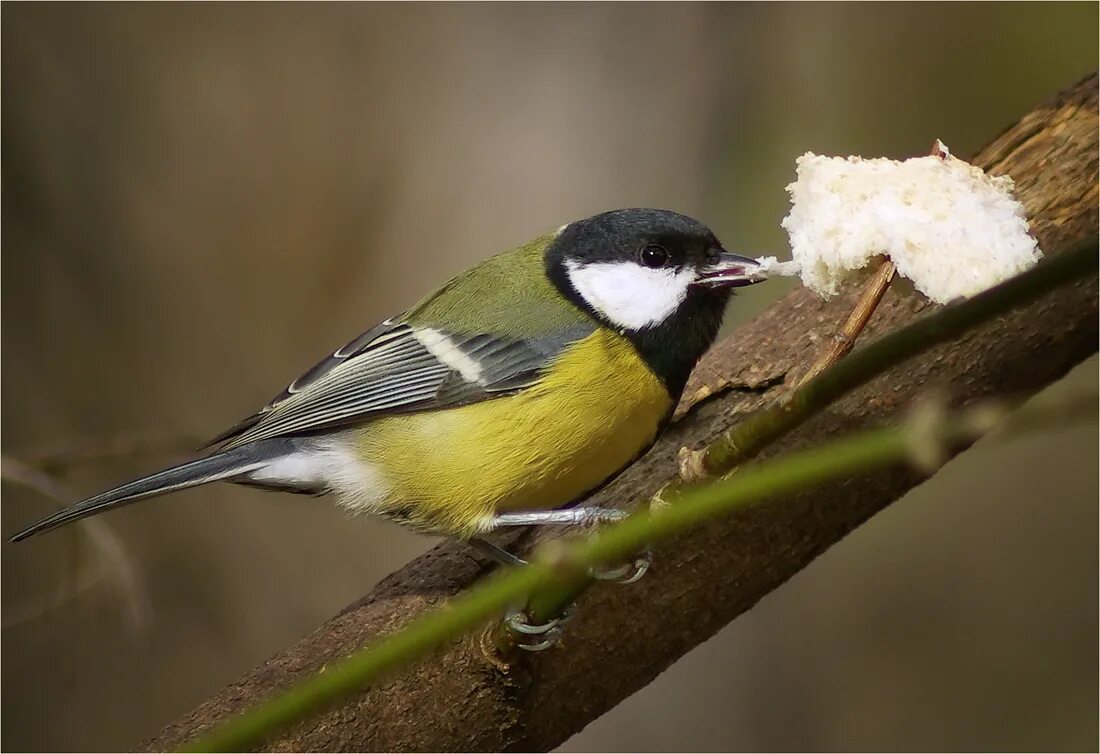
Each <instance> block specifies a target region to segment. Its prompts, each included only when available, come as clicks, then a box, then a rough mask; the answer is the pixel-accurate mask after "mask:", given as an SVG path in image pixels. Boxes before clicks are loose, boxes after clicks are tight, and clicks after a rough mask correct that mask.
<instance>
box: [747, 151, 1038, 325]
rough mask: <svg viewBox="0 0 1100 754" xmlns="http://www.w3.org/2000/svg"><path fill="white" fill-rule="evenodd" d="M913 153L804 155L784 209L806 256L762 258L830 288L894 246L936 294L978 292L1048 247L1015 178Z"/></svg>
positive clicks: (778, 270) (941, 297)
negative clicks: (1031, 227) (1033, 229)
mask: <svg viewBox="0 0 1100 754" xmlns="http://www.w3.org/2000/svg"><path fill="white" fill-rule="evenodd" d="M937 147H938V149H937V152H938V155H935V156H928V157H915V158H912V159H909V160H901V161H898V160H889V159H886V158H875V159H863V158H862V157H821V156H819V155H815V154H813V153H812V152H807V153H806V154H804V155H803V156H802V157H799V158H798V179H797V180H796V181H795V182H794V183H792V184H791V185H789V186H788V187H787V191H788V192H790V195H791V205H792V206H791V211H790V214H788V215H787V216H786V217H785V218H784V219H783V227H784V228H785V229H786V230H787V234H788V235H789V236H790V241H791V254H792V257H793V261H794V263H795V264H797V266H798V267H797V270H798V272H797V273H796V271H795V270H794V269H792V267H793V265H791V264H790V263H785V262H775V260H774V259H772V258H768V259H765V260H762V261H763V263H764V266H765V268H766V269H769V270H770V271H771V272H772V273H773V274H780V275H783V274H787V275H789V274H801V277H802V282H803V283H804V284H805V285H806V286H807V287H808V288H811V289H812V290H814V291H816V292H817V293H818V294H820V295H822V296H832V295H835V294H836V293H837V292H838V290H839V288H840V284H841V283H842V282H844V280H845V279H846V278H848V277H849V276H850V275H852V273H853V272H854V271H856V270H859V269H861V268H863V267H865V266H866V265H867V264H868V263H869V262H870V261H871V260H872V259H873V258H875V257H876V256H878V255H882V254H886V255H888V256H889V257H890V259H891V260H893V262H894V264H895V265H896V266H897V271H898V274H899V275H902V276H904V277H906V278H909V279H910V280H912V281H913V284H914V285H915V286H916V288H917V289H918V290H920V291H921V292H922V293H924V295H926V296H928V298H930V299H932V300H933V301H936V302H939V303H946V302H947V301H950V300H952V299H955V298H958V297H964V296H972V295H974V294H975V293H979V292H980V291H983V290H985V289H986V288H989V287H991V286H993V285H996V284H997V283H999V282H1001V281H1003V280H1005V279H1007V278H1009V277H1012V276H1013V275H1016V274H1018V273H1020V272H1023V271H1024V270H1026V269H1028V268H1030V267H1032V266H1033V265H1034V264H1035V263H1036V262H1038V261H1039V259H1040V258H1041V257H1042V253H1041V252H1040V251H1039V248H1038V246H1037V245H1036V243H1035V239H1034V238H1032V237H1031V235H1030V234H1029V233H1028V227H1027V219H1026V217H1025V215H1024V211H1023V207H1021V206H1020V203H1019V202H1017V201H1016V200H1015V199H1014V198H1013V196H1012V179H1011V178H1009V177H1008V176H998V177H992V176H988V175H986V174H985V173H984V172H982V170H981V169H980V168H977V167H975V166H973V165H970V164H969V163H967V162H965V161H963V160H960V159H957V158H956V157H953V156H952V155H951V154H950V153H949V152H948V151H947V148H946V147H944V146H943V145H942V144H940V143H937Z"/></svg>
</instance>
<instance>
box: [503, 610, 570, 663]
mask: <svg viewBox="0 0 1100 754" xmlns="http://www.w3.org/2000/svg"><path fill="white" fill-rule="evenodd" d="M572 619H573V605H570V606H569V607H567V608H566V609H565V611H564V612H562V614H561V616H560V617H557V618H553V619H551V620H548V621H546V622H545V623H537V624H531V623H528V622H527V614H526V613H525V612H524V611H523V610H522V609H520V608H512V609H511V610H510V611H509V612H508V615H506V616H505V618H504V624H505V625H506V626H508V628H509V629H511V630H512V631H513V632H515V633H517V634H520V635H521V636H523V637H532V639H535V638H537V639H538V640H537V641H534V640H533V641H532V643H530V644H527V643H524V642H519V643H517V644H516V646H517V647H519V648H520V649H523V650H525V651H527V652H541V651H543V650H544V649H549V648H550V647H552V646H554V645H555V644H557V643H558V642H559V641H560V640H561V636H562V632H563V630H564V628H565V624H566V623H568V622H569V621H571V620H572Z"/></svg>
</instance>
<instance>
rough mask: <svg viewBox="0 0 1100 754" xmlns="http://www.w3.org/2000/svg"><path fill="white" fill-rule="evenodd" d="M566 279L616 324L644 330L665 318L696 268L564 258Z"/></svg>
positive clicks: (684, 294) (684, 292) (683, 294)
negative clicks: (660, 266) (674, 268)
mask: <svg viewBox="0 0 1100 754" xmlns="http://www.w3.org/2000/svg"><path fill="white" fill-rule="evenodd" d="M565 269H566V272H567V274H568V275H569V282H570V283H572V285H573V289H574V290H575V291H576V292H577V293H578V294H580V296H581V298H583V299H584V300H585V301H586V302H587V303H588V305H589V306H591V307H592V308H593V309H595V310H596V311H597V312H599V313H600V314H602V315H603V316H605V317H607V320H608V321H609V322H611V323H612V324H614V325H616V326H617V327H621V328H623V329H626V330H644V329H645V328H647V327H653V326H654V325H658V324H660V323H661V322H664V321H665V320H666V319H667V318H668V317H669V315H671V314H672V313H673V312H675V311H676V309H677V308H679V306H680V304H682V303H683V302H684V299H685V298H687V293H688V287H689V286H690V285H691V283H692V282H693V281H694V280H695V271H694V270H692V269H691V268H688V267H685V268H684V269H681V270H679V271H677V270H670V269H665V268H661V269H655V270H654V269H650V268H648V267H642V266H641V265H640V264H635V263H634V262H595V263H593V264H581V263H579V262H575V261H573V260H567V261H566V262H565Z"/></svg>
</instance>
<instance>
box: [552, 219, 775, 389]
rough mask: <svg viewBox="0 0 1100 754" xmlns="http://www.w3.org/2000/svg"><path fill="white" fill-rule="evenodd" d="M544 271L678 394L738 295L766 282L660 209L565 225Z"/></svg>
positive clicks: (749, 264) (752, 265)
mask: <svg viewBox="0 0 1100 754" xmlns="http://www.w3.org/2000/svg"><path fill="white" fill-rule="evenodd" d="M546 270H547V274H548V276H549V277H550V279H551V280H552V281H553V282H554V284H555V285H556V286H557V288H558V290H559V291H561V293H562V294H563V295H564V296H565V297H566V298H568V299H569V300H570V301H572V302H573V303H574V304H575V305H576V306H579V307H580V308H582V309H583V310H585V311H586V312H588V313H589V314H590V315H591V316H593V317H595V318H596V319H597V320H599V321H600V322H602V323H603V324H604V325H606V326H608V327H611V328H614V329H615V330H617V331H619V332H621V333H622V334H623V335H624V336H626V337H627V338H629V339H630V340H631V341H633V342H634V344H635V346H636V347H637V348H638V349H639V351H640V352H641V353H642V355H643V356H644V357H645V358H646V360H647V361H648V362H649V363H650V366H651V367H652V368H653V369H654V370H655V371H657V372H658V373H659V374H661V375H662V377H663V378H664V379H665V381H666V384H668V386H669V388H670V390H671V391H672V392H673V393H674V394H678V393H677V391H678V390H680V389H682V388H683V385H684V383H685V382H686V380H687V376H688V373H689V372H690V371H691V368H692V367H694V365H695V362H696V361H698V359H699V358H700V357H701V356H702V355H703V353H704V352H705V351H706V349H707V348H709V347H710V345H711V343H712V342H713V341H714V338H715V336H716V335H717V333H718V328H719V326H720V325H721V323H722V316H723V314H724V312H725V307H726V303H727V302H728V300H729V297H730V294H731V292H732V291H733V289H734V288H737V287H740V286H746V285H751V284H753V283H757V282H760V281H761V280H764V279H765V276H764V275H763V274H762V273H761V271H760V265H759V264H758V263H757V262H756V261H754V260H752V259H748V258H747V257H742V256H738V255H737V254H731V253H730V252H728V251H726V250H725V249H724V248H723V247H722V244H721V243H720V242H719V241H718V239H717V238H716V237H715V235H714V233H712V232H711V230H710V229H709V228H708V227H707V226H706V225H703V223H701V222H699V221H698V220H693V219H692V218H690V217H686V216H684V215H680V214H677V213H675V212H669V211H667V210H658V209H622V210H616V211H613V212H605V213H603V214H599V215H595V216H593V217H590V218H587V219H585V220H579V221H577V222H574V223H570V224H569V225H566V226H565V227H563V228H562V229H561V230H560V231H559V232H558V234H557V236H556V237H555V238H554V239H553V241H551V242H550V244H549V246H548V247H547V249H546Z"/></svg>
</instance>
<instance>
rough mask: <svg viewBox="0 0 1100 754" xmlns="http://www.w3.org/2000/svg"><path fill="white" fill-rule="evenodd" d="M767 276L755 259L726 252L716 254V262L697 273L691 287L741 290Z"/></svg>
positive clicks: (765, 278)
mask: <svg viewBox="0 0 1100 754" xmlns="http://www.w3.org/2000/svg"><path fill="white" fill-rule="evenodd" d="M767 279H768V276H767V275H766V274H765V273H764V271H763V270H762V269H761V268H760V263H759V262H757V261H756V260H755V259H749V258H748V257H742V256H739V255H737V254H731V253H730V252H728V251H726V250H724V249H723V250H720V251H719V252H718V261H717V262H715V263H714V264H712V265H710V266H709V267H704V268H703V269H702V270H700V271H699V277H697V278H696V279H695V282H694V283H693V285H701V286H705V287H707V288H741V287H743V286H746V285H752V284H753V283H759V282H761V281H762V280H767Z"/></svg>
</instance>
